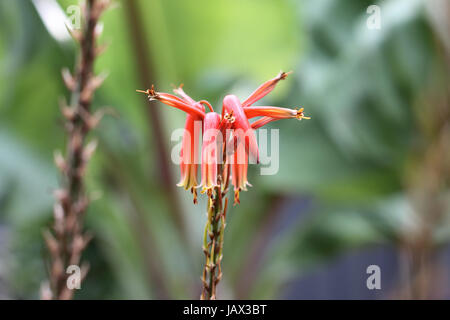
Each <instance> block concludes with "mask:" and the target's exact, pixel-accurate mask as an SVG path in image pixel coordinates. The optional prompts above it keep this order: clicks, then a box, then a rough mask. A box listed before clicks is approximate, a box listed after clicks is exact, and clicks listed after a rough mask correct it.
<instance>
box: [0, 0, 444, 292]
mask: <svg viewBox="0 0 450 320" xmlns="http://www.w3.org/2000/svg"><path fill="white" fill-rule="evenodd" d="M116 3H117V7H116V8H115V9H112V10H109V11H107V12H106V13H105V15H104V16H103V18H102V21H103V35H102V36H101V39H100V42H103V43H108V44H109V47H108V49H107V50H106V51H105V53H104V54H102V55H101V56H100V57H98V59H97V60H96V65H95V69H96V70H97V72H102V71H106V72H108V73H109V77H108V78H107V80H106V81H105V83H104V84H103V85H102V86H101V87H100V88H99V89H98V91H97V92H96V95H95V100H94V105H93V108H94V109H96V108H100V107H103V106H109V107H111V108H113V109H114V110H115V111H116V112H115V113H116V115H115V116H106V117H105V118H104V119H103V121H102V123H101V125H100V126H99V127H98V128H97V129H96V130H95V131H94V132H92V133H91V134H90V137H89V138H90V139H93V138H98V139H99V147H98V149H97V152H96V153H95V155H94V157H93V159H92V161H91V162H90V164H89V170H88V173H87V184H88V190H89V193H90V194H91V195H92V197H93V198H95V199H96V200H95V201H94V202H93V203H92V204H91V205H90V207H89V210H88V213H87V217H86V221H85V227H86V229H88V230H90V232H92V234H93V235H94V239H93V241H92V242H91V244H90V245H89V247H88V249H87V250H86V251H85V253H84V261H88V262H89V264H90V267H91V269H90V272H89V274H88V277H87V278H86V280H85V281H84V282H83V284H82V289H81V290H78V291H77V293H76V296H75V297H76V298H80V299H91V298H97V299H155V298H175V299H181V298H195V299H196V298H198V296H199V293H200V274H201V270H202V265H203V262H204V256H203V253H202V251H201V244H202V230H203V227H204V223H205V221H206V216H205V207H206V204H205V201H204V199H203V200H201V201H200V204H199V205H197V206H194V205H193V204H192V200H191V197H190V194H188V193H187V192H184V191H183V190H180V189H179V188H174V187H171V186H173V185H175V183H176V182H177V181H178V175H179V172H178V168H177V167H176V166H175V165H174V164H172V163H171V162H170V163H168V164H167V165H166V166H165V167H164V165H163V164H162V163H161V159H162V158H163V156H164V152H165V155H166V156H169V159H170V150H171V148H172V146H173V145H174V144H175V142H171V141H170V133H171V132H172V130H173V129H176V128H180V127H182V126H183V125H184V114H183V113H182V112H180V111H179V110H175V109H172V108H167V107H165V106H163V105H162V104H159V103H153V104H151V105H149V104H148V103H147V101H146V99H145V97H144V96H143V95H139V94H137V93H136V92H135V89H145V88H147V87H149V86H150V85H151V83H155V84H156V85H157V87H158V90H159V91H166V92H167V91H171V89H172V85H179V84H180V83H184V89H185V91H186V92H187V93H188V94H190V95H191V96H192V97H194V98H195V99H198V100H200V99H207V100H209V101H210V102H211V103H212V104H213V105H214V107H215V108H218V109H219V110H220V106H221V99H222V98H223V97H224V95H225V94H227V93H235V94H237V95H238V96H239V97H240V98H244V97H246V96H247V95H248V94H249V93H250V92H252V91H253V90H254V89H255V88H256V87H257V86H258V85H259V84H260V83H262V82H263V81H265V80H267V79H269V78H272V77H273V76H275V75H276V74H277V73H278V72H279V70H280V69H282V70H285V71H289V70H292V71H294V73H293V74H292V75H291V76H290V77H289V78H288V80H286V81H283V82H281V83H280V84H279V86H278V87H277V89H276V90H275V91H274V92H273V93H271V94H270V95H269V96H267V97H266V98H265V99H264V102H263V103H264V104H266V105H278V106H290V107H296V106H299V105H301V106H304V107H305V110H306V114H307V115H310V116H311V117H312V120H309V121H302V122H298V121H295V120H289V121H288V120H286V121H279V122H274V123H272V124H271V125H270V126H269V127H272V128H279V129H280V170H279V172H278V174H276V175H274V176H261V175H260V174H259V169H258V168H257V167H256V166H251V167H250V173H249V180H250V182H251V183H252V185H253V187H252V188H250V189H249V191H248V192H245V193H242V194H241V205H239V206H235V207H232V208H230V210H229V213H228V216H227V219H228V223H227V228H226V232H225V248H224V260H223V272H224V278H223V280H222V282H221V284H220V286H219V289H218V295H219V297H220V298H251V299H260V298H264V299H267V298H273V299H299V298H311V299H324V298H330V299H363V298H364V299H365V298H368V299H383V298H385V299H390V298H404V299H409V298H450V274H449V268H450V246H449V245H448V244H449V239H450V220H449V217H450V216H449V215H450V196H449V177H450V151H449V150H450V93H449V89H450V87H449V83H450V81H449V77H450V76H449V71H450V68H449V65H450V64H449V61H450V60H449V59H450V58H449V57H450V33H449V31H450V2H448V1H446V0H428V1H427V0H385V1H366V0H346V1H339V0H315V1H300V0H259V1H254V0H251V1H242V0H217V1H209V0H197V1H188V0H185V1H183V0H180V1H175V0H166V1H163V0H141V1H119V0H118V1H116ZM72 4H77V2H76V1H69V0H59V1H55V0H30V1H28V0H14V1H13V0H0V83H1V85H0V298H5V299H30V298H39V287H40V284H41V283H42V281H43V280H45V279H46V277H47V275H46V268H45V262H44V261H45V259H46V257H47V255H48V254H47V251H46V249H45V246H44V243H43V240H42V230H44V229H45V228H47V227H49V226H50V225H51V222H52V206H53V201H54V199H53V196H52V191H53V190H54V189H56V188H57V187H58V185H59V182H60V181H59V179H60V178H59V175H58V171H57V169H56V168H55V166H54V164H53V152H54V151H55V150H64V146H65V131H64V130H63V125H62V123H63V122H62V116H61V114H60V110H59V107H58V99H59V98H60V97H68V95H69V93H68V92H67V90H66V89H65V87H64V85H63V82H62V80H61V69H62V68H63V67H69V68H70V69H73V66H74V62H75V57H76V53H77V46H76V45H75V44H74V42H73V41H72V39H71V38H70V37H68V35H67V33H66V32H65V27H64V25H63V24H62V23H61V21H62V20H61V19H60V17H61V13H64V12H65V10H66V8H67V7H68V6H69V5H72ZM372 4H378V5H380V7H381V19H382V20H381V29H380V30H369V29H368V28H367V26H366V20H367V18H368V17H369V14H367V12H366V10H367V8H368V6H369V5H372ZM145 82H148V83H145ZM149 108H154V109H156V111H154V112H153V113H150V112H149ZM154 114H157V117H158V118H156V119H155V117H154V116H153V115H154ZM152 116H153V117H152ZM155 121H159V123H160V125H161V127H162V132H157V131H155V126H154V123H155ZM161 141H162V145H163V146H164V148H163V149H161V148H160V147H158V145H159V144H158V143H160V142H161ZM160 144H161V143H160ZM161 152H163V153H162V154H161ZM369 265H378V266H379V267H380V269H381V290H368V289H367V287H366V279H367V277H368V276H369V275H368V274H367V273H366V268H367V267H368V266H369Z"/></svg>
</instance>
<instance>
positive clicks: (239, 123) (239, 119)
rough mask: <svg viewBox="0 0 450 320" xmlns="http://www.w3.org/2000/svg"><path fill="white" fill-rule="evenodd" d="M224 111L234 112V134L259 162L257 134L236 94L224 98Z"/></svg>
mask: <svg viewBox="0 0 450 320" xmlns="http://www.w3.org/2000/svg"><path fill="white" fill-rule="evenodd" d="M222 112H225V113H228V114H232V116H233V118H234V121H233V125H232V128H233V129H234V132H233V135H234V139H235V140H236V141H237V144H238V145H239V144H241V143H244V144H245V151H246V152H247V153H248V154H249V155H250V156H251V158H252V159H253V160H256V162H259V154H258V144H257V142H256V136H255V133H254V131H253V128H252V126H251V124H250V122H249V121H248V118H247V116H246V115H245V112H244V108H242V105H241V103H240V101H239V99H238V98H237V97H236V96H235V95H227V96H226V97H225V98H224V99H223V109H222Z"/></svg>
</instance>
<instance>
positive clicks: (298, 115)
mask: <svg viewBox="0 0 450 320" xmlns="http://www.w3.org/2000/svg"><path fill="white" fill-rule="evenodd" d="M303 109H304V108H300V109H298V110H297V115H296V116H295V117H296V118H297V119H298V120H302V119H306V120H309V119H311V117H306V116H305V114H304V113H303Z"/></svg>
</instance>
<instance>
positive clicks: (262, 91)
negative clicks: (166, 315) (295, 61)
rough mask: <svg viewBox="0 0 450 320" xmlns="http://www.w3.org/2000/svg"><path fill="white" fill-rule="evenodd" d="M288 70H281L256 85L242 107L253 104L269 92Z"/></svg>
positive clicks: (287, 73) (285, 76)
mask: <svg viewBox="0 0 450 320" xmlns="http://www.w3.org/2000/svg"><path fill="white" fill-rule="evenodd" d="M289 74H290V72H283V71H281V72H280V73H279V74H278V75H277V76H276V77H275V78H273V79H270V80H269V81H266V82H264V83H263V84H262V85H260V86H259V87H258V89H256V90H255V91H254V92H253V93H252V94H251V95H250V96H249V97H248V98H247V99H246V100H245V101H244V102H243V103H242V107H244V108H245V107H249V106H251V105H252V104H254V103H255V102H256V101H258V100H259V99H261V98H263V97H264V96H265V95H267V94H268V93H270V92H271V91H272V90H273V89H275V86H276V85H277V83H278V82H279V81H280V80H284V79H286V78H287V76H288V75H289Z"/></svg>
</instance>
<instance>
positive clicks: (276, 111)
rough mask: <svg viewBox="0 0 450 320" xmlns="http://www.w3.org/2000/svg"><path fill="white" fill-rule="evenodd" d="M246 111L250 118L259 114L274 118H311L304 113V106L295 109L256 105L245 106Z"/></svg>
mask: <svg viewBox="0 0 450 320" xmlns="http://www.w3.org/2000/svg"><path fill="white" fill-rule="evenodd" d="M244 111H245V115H246V116H247V118H248V119H251V118H254V117H259V116H265V117H270V118H273V119H291V118H296V119H298V120H301V119H309V117H306V116H305V115H304V114H303V108H300V109H298V110H295V109H288V108H279V107H260V106H254V107H251V108H245V109H244Z"/></svg>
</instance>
